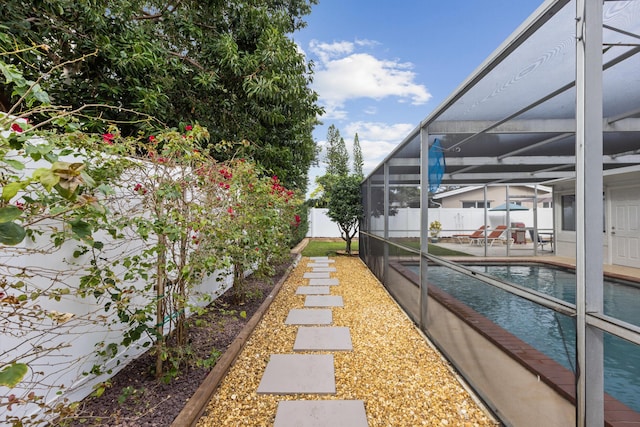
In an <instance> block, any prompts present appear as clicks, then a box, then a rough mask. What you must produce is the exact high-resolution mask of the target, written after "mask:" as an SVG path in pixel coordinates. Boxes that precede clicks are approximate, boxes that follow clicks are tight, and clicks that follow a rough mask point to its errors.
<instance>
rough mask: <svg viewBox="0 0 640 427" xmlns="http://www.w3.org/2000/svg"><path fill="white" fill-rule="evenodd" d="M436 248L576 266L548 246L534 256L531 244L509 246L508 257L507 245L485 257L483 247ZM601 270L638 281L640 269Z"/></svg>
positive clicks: (454, 258)
mask: <svg viewBox="0 0 640 427" xmlns="http://www.w3.org/2000/svg"><path fill="white" fill-rule="evenodd" d="M437 246H441V247H443V248H446V249H450V250H454V251H458V252H465V253H468V254H469V255H471V256H473V257H474V258H473V260H474V261H493V262H496V261H498V262H501V261H504V262H514V261H515V260H517V261H521V262H543V263H548V264H555V265H560V266H563V267H569V268H575V266H576V260H575V259H574V258H570V257H560V256H556V255H555V254H554V253H553V252H552V251H550V250H548V248H549V246H546V247H545V250H541V249H540V248H538V250H537V254H534V248H533V244H532V243H526V244H518V245H510V246H509V254H508V255H507V245H503V244H499V245H494V246H493V247H487V252H486V256H485V248H484V246H478V245H470V244H468V243H454V242H440V243H437ZM446 258H447V259H450V260H452V261H465V260H469V258H467V257H462V256H459V257H458V256H451V257H446ZM603 269H604V272H605V274H607V275H610V276H614V277H617V278H620V279H627V280H635V281H640V268H633V267H625V266H621V265H611V264H604V265H603Z"/></svg>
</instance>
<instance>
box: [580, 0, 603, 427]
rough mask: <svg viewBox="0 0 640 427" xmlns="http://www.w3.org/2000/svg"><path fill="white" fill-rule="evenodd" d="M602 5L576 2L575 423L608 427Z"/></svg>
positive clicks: (588, 0) (583, 0) (586, 0)
mask: <svg viewBox="0 0 640 427" xmlns="http://www.w3.org/2000/svg"><path fill="white" fill-rule="evenodd" d="M602 9H603V8H602V1H599V0H577V1H576V204H577V215H576V287H577V288H576V347H577V348H576V357H577V365H578V366H577V370H576V376H577V378H576V398H577V404H576V422H577V425H578V426H580V427H582V426H585V427H596V426H597V427H601V426H602V425H604V375H603V371H604V367H603V364H604V361H603V360H604V359H603V342H602V331H601V330H599V329H597V328H595V327H593V326H591V325H589V324H588V323H587V313H602V305H603V296H602V273H603V267H602V263H603V248H602V245H603V236H602V224H603V197H602V194H603V193H602V191H603V184H602V170H603V167H602V151H603V150H602V129H603V127H602V115H603V108H602V100H603V96H602V75H603V73H602Z"/></svg>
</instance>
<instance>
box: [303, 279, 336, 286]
mask: <svg viewBox="0 0 640 427" xmlns="http://www.w3.org/2000/svg"><path fill="white" fill-rule="evenodd" d="M339 284H340V281H339V280H338V279H336V278H335V277H332V278H329V279H326V278H325V279H322V278H321V279H309V286H337V285H339Z"/></svg>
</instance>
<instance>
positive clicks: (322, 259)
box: [309, 256, 336, 263]
mask: <svg viewBox="0 0 640 427" xmlns="http://www.w3.org/2000/svg"><path fill="white" fill-rule="evenodd" d="M309 259H310V260H311V261H315V262H329V263H331V262H336V260H335V259H329V257H328V256H312V257H310V258H309Z"/></svg>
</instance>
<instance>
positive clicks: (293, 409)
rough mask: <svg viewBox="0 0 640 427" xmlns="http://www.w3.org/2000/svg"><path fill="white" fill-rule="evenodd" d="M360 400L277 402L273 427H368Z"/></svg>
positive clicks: (362, 403)
mask: <svg viewBox="0 0 640 427" xmlns="http://www.w3.org/2000/svg"><path fill="white" fill-rule="evenodd" d="M368 425H369V424H368V422H367V414H366V412H365V409H364V402H363V401H362V400H287V401H282V402H278V409H277V411H276V419H275V422H274V424H273V427H327V426H331V427H368Z"/></svg>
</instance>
